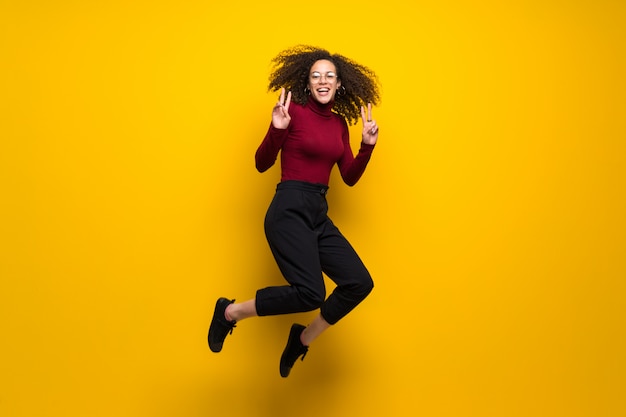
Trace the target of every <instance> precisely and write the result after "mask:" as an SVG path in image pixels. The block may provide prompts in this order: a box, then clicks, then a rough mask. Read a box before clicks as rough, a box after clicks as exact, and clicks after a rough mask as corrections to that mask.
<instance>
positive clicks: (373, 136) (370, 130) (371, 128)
mask: <svg viewBox="0 0 626 417" xmlns="http://www.w3.org/2000/svg"><path fill="white" fill-rule="evenodd" d="M368 116H369V117H368ZM361 120H363V143H365V144H367V145H375V144H376V141H377V140H378V125H377V124H376V120H374V119H373V118H372V103H367V114H366V113H365V107H363V106H361Z"/></svg>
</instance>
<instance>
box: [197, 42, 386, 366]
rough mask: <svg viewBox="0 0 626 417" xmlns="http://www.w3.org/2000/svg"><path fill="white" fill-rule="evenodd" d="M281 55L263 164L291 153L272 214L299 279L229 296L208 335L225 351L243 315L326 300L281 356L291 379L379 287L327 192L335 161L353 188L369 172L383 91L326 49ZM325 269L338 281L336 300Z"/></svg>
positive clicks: (285, 267)
mask: <svg viewBox="0 0 626 417" xmlns="http://www.w3.org/2000/svg"><path fill="white" fill-rule="evenodd" d="M272 62H273V63H274V69H273V71H272V74H271V76H270V84H269V90H270V91H278V90H279V89H280V91H281V92H280V98H279V100H278V103H277V104H276V105H275V106H274V108H273V110H272V123H271V124H270V127H269V130H268V132H267V134H266V135H265V138H264V139H263V142H262V143H261V145H260V146H259V148H258V150H257V152H256V167H257V169H258V170H259V171H260V172H264V171H266V170H267V169H269V168H270V167H271V166H272V165H274V163H275V161H276V159H277V156H278V153H279V151H280V152H281V181H280V183H279V184H278V186H277V187H276V194H275V196H274V199H273V200H272V203H271V204H270V207H269V209H268V211H267V215H266V217H265V234H266V237H267V240H268V242H269V245H270V248H271V250H272V253H273V255H274V258H275V259H276V262H277V264H278V266H279V268H280V270H281V273H282V274H283V276H284V278H285V279H286V280H287V282H288V284H289V285H285V286H275V287H268V288H263V289H260V290H258V291H257V293H256V297H255V298H254V299H252V300H248V301H246V302H243V303H235V300H229V299H227V298H223V297H222V298H219V299H218V300H217V303H216V305H215V311H214V316H213V320H212V321H211V326H210V328H209V336H208V339H209V347H210V348H211V350H212V351H213V352H219V351H221V349H222V345H223V343H224V339H225V338H226V336H227V335H228V333H232V331H233V328H234V327H235V324H236V323H237V322H238V321H240V320H243V319H245V318H249V317H255V316H269V315H277V314H288V313H296V312H304V311H311V310H315V309H318V308H319V309H320V314H319V315H317V316H316V317H315V319H313V321H312V322H311V323H310V324H309V325H308V326H306V327H305V326H303V325H300V324H294V325H293V326H292V327H291V330H290V333H289V337H288V340H287V345H286V347H285V350H284V352H283V354H282V356H281V359H280V375H281V376H282V377H287V376H288V375H289V372H290V371H291V368H292V367H293V365H294V363H295V361H296V360H297V359H298V358H299V357H300V356H302V359H303V360H304V356H305V355H306V353H307V351H308V347H309V345H310V344H311V342H313V341H314V340H315V339H316V338H317V337H318V336H319V335H320V334H321V333H323V332H324V331H325V330H326V329H328V328H329V327H330V326H331V325H333V324H335V323H337V322H338V321H339V320H340V319H341V318H343V317H344V316H345V315H346V314H348V313H349V312H350V311H351V310H352V309H353V308H354V307H356V306H357V304H359V303H360V302H361V301H362V300H363V299H364V298H365V297H366V296H367V295H368V294H369V293H370V291H371V290H372V288H373V281H372V279H371V277H370V274H369V272H368V271H367V269H366V268H365V266H364V265H363V263H362V262H361V259H360V258H359V256H358V255H357V253H356V252H355V251H354V249H353V248H352V246H351V245H350V243H349V242H348V241H347V240H346V239H345V238H344V237H343V235H342V234H341V233H340V232H339V230H338V229H337V227H335V225H334V224H333V223H332V221H331V220H330V219H329V218H328V215H327V211H328V206H327V203H326V193H327V191H328V183H329V177H330V172H331V170H332V168H333V166H334V165H335V164H337V166H338V168H339V172H340V174H341V177H342V178H343V181H344V182H345V183H346V184H348V185H349V186H352V185H354V184H355V183H356V182H357V181H358V180H359V178H360V177H361V175H362V174H363V172H364V170H365V168H366V166H367V163H368V161H369V159H370V156H371V154H372V150H373V149H374V145H375V144H376V141H377V140H378V125H377V124H376V122H375V121H374V120H372V118H371V115H372V103H373V104H377V103H378V101H379V93H378V86H377V78H376V75H375V74H374V73H373V72H372V71H370V70H369V69H368V68H366V67H364V66H362V65H359V64H357V63H356V62H354V61H352V60H350V59H348V58H346V57H343V56H341V55H338V54H332V55H331V54H330V53H329V52H328V51H326V50H323V49H319V48H315V47H310V46H298V47H295V48H291V49H288V50H285V51H283V52H282V53H280V54H279V55H278V56H276V57H275V58H274V59H273V60H272ZM285 90H287V94H286V96H285ZM366 103H367V110H366V109H365V107H364V105H365V104H366ZM359 115H360V117H361V119H362V121H363V133H362V141H361V145H360V149H359V151H358V153H357V155H356V157H355V156H354V155H353V153H352V149H351V147H350V141H349V133H348V123H350V124H355V123H356V121H357V120H358V118H359ZM368 115H369V117H368ZM322 273H325V274H326V275H327V276H328V277H329V278H330V279H331V280H333V281H334V282H335V283H336V284H337V286H336V288H335V289H334V291H333V292H332V294H331V295H330V296H329V297H328V298H326V291H325V287H324V279H323V276H322Z"/></svg>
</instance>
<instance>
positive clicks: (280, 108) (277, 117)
mask: <svg viewBox="0 0 626 417" xmlns="http://www.w3.org/2000/svg"><path fill="white" fill-rule="evenodd" d="M290 103H291V91H290V92H288V93H287V100H286V101H285V89H284V88H281V89H280V98H279V99H278V103H276V105H275V106H274V109H273V110H272V125H273V126H274V127H275V128H276V129H287V126H289V122H291V116H289V104H290Z"/></svg>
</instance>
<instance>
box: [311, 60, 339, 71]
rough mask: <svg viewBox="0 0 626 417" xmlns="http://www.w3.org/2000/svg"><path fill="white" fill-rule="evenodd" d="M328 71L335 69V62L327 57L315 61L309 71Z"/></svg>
mask: <svg viewBox="0 0 626 417" xmlns="http://www.w3.org/2000/svg"><path fill="white" fill-rule="evenodd" d="M314 71H317V72H328V71H333V72H335V71H337V69H336V68H335V64H333V63H332V62H331V61H329V60H327V59H320V60H319V61H315V63H313V65H312V66H311V72H314Z"/></svg>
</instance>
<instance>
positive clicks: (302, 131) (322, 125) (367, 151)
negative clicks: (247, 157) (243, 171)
mask: <svg viewBox="0 0 626 417" xmlns="http://www.w3.org/2000/svg"><path fill="white" fill-rule="evenodd" d="M331 109H332V102H331V103H329V104H320V103H318V102H317V101H315V100H314V99H312V98H309V101H308V102H307V103H306V104H305V105H300V104H297V103H294V102H292V103H291V105H290V106H289V115H290V116H291V122H290V123H289V126H288V127H287V129H276V128H275V127H274V126H272V125H271V124H270V128H269V130H268V131H267V134H266V135H265V139H263V142H262V143H261V146H259V149H257V151H256V156H255V157H256V168H257V169H258V170H259V172H264V171H266V170H268V169H269V168H270V167H271V166H272V165H274V163H275V162H276V158H277V156H278V151H279V150H281V149H282V152H281V158H280V160H281V168H282V175H281V181H286V180H298V181H306V182H310V183H316V184H325V185H328V181H329V179H330V172H331V170H332V168H333V166H334V165H335V164H337V166H338V167H339V172H340V173H341V177H342V178H343V181H344V182H345V183H346V184H348V185H350V186H352V185H354V184H356V182H357V181H358V180H359V178H361V175H363V172H364V171H365V167H366V166H367V163H368V162H369V160H370V157H371V155H372V150H373V149H374V145H367V144H364V143H361V148H360V149H359V152H358V154H357V156H356V157H354V155H353V154H352V148H351V147H350V135H349V132H348V124H347V123H346V121H345V120H344V119H343V118H342V117H341V116H339V115H337V114H335V113H333V112H332V111H331Z"/></svg>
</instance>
